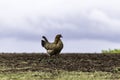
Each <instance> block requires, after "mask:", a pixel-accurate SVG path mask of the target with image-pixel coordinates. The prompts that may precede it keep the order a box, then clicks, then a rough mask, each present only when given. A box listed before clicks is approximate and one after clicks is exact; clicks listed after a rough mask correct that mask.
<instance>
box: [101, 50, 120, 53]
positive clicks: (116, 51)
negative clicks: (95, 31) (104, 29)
mask: <svg viewBox="0 0 120 80" xmlns="http://www.w3.org/2000/svg"><path fill="white" fill-rule="evenodd" d="M102 53H120V49H113V50H112V49H108V50H102Z"/></svg>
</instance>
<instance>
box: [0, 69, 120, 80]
mask: <svg viewBox="0 0 120 80" xmlns="http://www.w3.org/2000/svg"><path fill="white" fill-rule="evenodd" d="M119 79H120V75H119V73H115V74H114V73H110V72H75V71H71V72H68V71H58V70H55V71H52V72H37V71H36V72H32V71H27V72H16V73H11V72H4V73H0V80H119Z"/></svg>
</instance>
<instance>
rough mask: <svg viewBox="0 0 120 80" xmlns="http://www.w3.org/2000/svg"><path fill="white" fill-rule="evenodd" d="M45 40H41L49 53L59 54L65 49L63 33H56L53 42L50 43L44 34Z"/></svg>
mask: <svg viewBox="0 0 120 80" xmlns="http://www.w3.org/2000/svg"><path fill="white" fill-rule="evenodd" d="M42 38H43V39H44V40H41V45H42V47H44V48H45V49H46V50H47V53H48V54H49V55H50V56H52V55H58V54H59V53H60V52H61V50H62V49H63V42H62V41H61V39H60V38H62V35H61V34H58V35H56V37H55V40H54V42H53V43H50V42H49V41H48V40H47V38H46V37H45V36H42Z"/></svg>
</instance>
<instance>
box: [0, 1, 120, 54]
mask: <svg viewBox="0 0 120 80" xmlns="http://www.w3.org/2000/svg"><path fill="white" fill-rule="evenodd" d="M56 34H62V36H63V38H62V41H63V43H64V48H63V50H62V53H65V52H71V53H72V52H75V53H77V52H82V53H85V52H89V53H92V52H101V50H104V49H105V50H106V49H115V48H117V49H119V48H120V37H119V35H120V1H119V0H0V52H46V50H45V49H44V48H43V47H42V46H41V39H42V38H41V37H42V36H43V35H44V36H46V37H47V38H48V40H49V41H50V42H53V41H54V37H55V35H56Z"/></svg>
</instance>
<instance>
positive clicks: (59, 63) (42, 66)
mask: <svg viewBox="0 0 120 80" xmlns="http://www.w3.org/2000/svg"><path fill="white" fill-rule="evenodd" d="M0 67H1V68H6V69H0V71H1V72H6V71H10V72H11V71H13V72H15V71H45V70H66V71H83V72H94V71H106V72H113V71H114V70H115V68H119V67H120V54H87V53H86V54H80V53H79V54H75V53H72V54H60V55H59V56H52V57H50V56H48V55H46V54H43V53H29V54H28V53H21V54H20V53H19V54H18V53H15V54H10V53H1V54H0Z"/></svg>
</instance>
